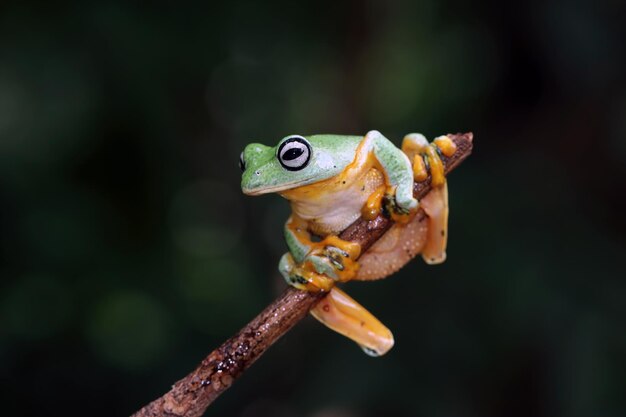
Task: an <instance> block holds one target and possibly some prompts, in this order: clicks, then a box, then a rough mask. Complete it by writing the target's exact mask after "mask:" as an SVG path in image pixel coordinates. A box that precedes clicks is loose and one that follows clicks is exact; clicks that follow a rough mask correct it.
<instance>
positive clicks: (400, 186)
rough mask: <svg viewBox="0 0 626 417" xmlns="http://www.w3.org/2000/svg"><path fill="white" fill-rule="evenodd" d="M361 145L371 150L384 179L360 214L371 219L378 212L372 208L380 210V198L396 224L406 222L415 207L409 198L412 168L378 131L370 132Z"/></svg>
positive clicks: (411, 186)
mask: <svg viewBox="0 0 626 417" xmlns="http://www.w3.org/2000/svg"><path fill="white" fill-rule="evenodd" d="M363 146H364V147H368V148H369V149H370V150H371V153H372V155H373V156H374V157H375V166H377V167H378V168H379V169H380V170H381V171H382V173H383V175H384V177H385V186H384V188H382V189H379V190H377V192H376V193H374V194H372V196H370V198H369V199H368V201H367V203H366V205H365V207H364V210H363V215H364V217H365V218H373V217H375V216H376V215H378V213H377V212H376V210H372V209H371V208H372V207H380V206H381V205H382V204H381V202H382V200H383V198H384V199H385V200H387V201H386V204H385V207H386V209H387V210H388V211H389V214H390V215H391V217H392V218H393V219H394V220H396V221H408V220H409V219H410V215H411V214H413V213H414V212H415V210H416V209H417V206H418V202H417V199H416V198H415V197H413V169H412V167H411V163H410V161H409V159H408V157H407V156H406V155H405V153H403V152H402V151H401V150H400V149H398V148H397V147H396V146H395V145H394V144H393V143H391V142H390V141H389V140H388V139H387V138H385V137H384V136H383V135H382V134H381V133H380V132H378V131H376V130H372V131H370V132H368V133H367V135H366V136H365V139H364V140H363Z"/></svg>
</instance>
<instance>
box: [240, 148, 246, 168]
mask: <svg viewBox="0 0 626 417" xmlns="http://www.w3.org/2000/svg"><path fill="white" fill-rule="evenodd" d="M239 169H241V170H242V171H245V170H246V161H244V160H243V152H241V154H240V155H239Z"/></svg>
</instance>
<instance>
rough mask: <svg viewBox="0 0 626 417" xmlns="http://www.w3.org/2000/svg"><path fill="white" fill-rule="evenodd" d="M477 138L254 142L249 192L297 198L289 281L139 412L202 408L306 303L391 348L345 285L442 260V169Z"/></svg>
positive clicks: (246, 176)
mask: <svg viewBox="0 0 626 417" xmlns="http://www.w3.org/2000/svg"><path fill="white" fill-rule="evenodd" d="M472 148H473V135H472V134H471V133H465V134H448V135H446V136H440V137H438V138H437V139H435V140H434V141H433V142H432V143H431V144H428V143H427V141H426V139H425V138H424V137H423V136H422V135H419V134H410V135H407V136H405V138H404V141H403V143H402V149H398V148H396V147H395V146H394V145H393V144H392V143H391V142H389V141H388V140H387V139H385V138H384V137H383V136H382V135H381V134H380V133H379V132H377V131H371V132H369V133H368V134H367V135H366V136H365V137H360V136H338V135H315V136H308V137H303V136H299V135H291V136H288V137H286V138H283V139H282V140H281V141H280V142H279V143H278V145H277V146H276V147H274V148H270V147H267V146H264V145H259V144H251V145H248V146H247V147H246V149H245V150H244V152H242V154H241V158H240V166H241V168H242V170H243V171H244V172H243V178H242V188H243V191H244V192H245V193H246V194H250V195H258V194H264V193H270V192H277V193H279V194H280V195H282V196H283V197H285V198H287V199H288V200H289V201H290V203H291V207H292V215H291V216H290V217H289V219H288V220H287V223H286V225H285V238H286V241H287V246H288V249H289V252H288V253H286V254H285V255H284V256H283V257H282V258H281V261H280V263H279V270H280V272H281V274H282V275H283V277H284V278H285V279H286V281H287V282H288V283H289V284H290V287H289V288H288V289H287V290H285V291H284V292H283V294H282V295H280V296H279V297H278V298H277V299H276V300H275V301H274V302H272V303H271V304H270V305H269V306H268V307H267V308H266V309H265V310H263V311H262V312H261V313H259V315H258V316H257V317H255V318H254V319H253V320H252V321H250V322H249V323H248V324H247V325H246V326H245V327H244V328H243V329H241V331H239V332H238V333H237V334H235V335H234V336H233V337H231V338H230V339H228V340H227V341H225V342H224V343H223V344H222V345H221V346H219V347H218V348H216V349H215V350H213V351H212V352H211V353H210V354H209V355H208V356H207V357H206V358H205V359H204V360H203V361H202V362H201V363H200V364H199V365H198V366H197V368H196V369H195V370H193V371H192V372H191V373H189V374H188V375H187V376H185V377H184V378H182V379H181V380H179V381H178V382H176V383H175V384H174V385H173V386H172V388H171V389H170V390H169V391H168V392H167V393H165V394H164V395H163V396H161V397H159V398H157V399H156V400H154V401H152V402H151V403H149V404H147V405H146V406H145V407H143V408H142V409H140V410H139V411H137V412H136V413H135V414H133V416H136V417H143V416H152V417H157V416H180V417H183V416H184V417H199V416H201V415H202V414H203V413H204V412H205V410H206V408H207V407H208V406H209V405H210V404H211V403H212V402H213V401H214V400H215V399H216V398H217V397H218V396H219V395H220V394H221V393H223V392H224V391H225V390H226V389H228V388H229V387H230V386H231V385H232V384H233V382H234V381H235V380H236V378H238V377H239V376H241V375H242V374H243V372H244V371H245V370H246V369H247V368H248V367H249V366H250V365H252V363H254V362H255V361H256V360H257V359H258V358H259V357H260V356H261V355H262V354H263V353H264V352H265V351H266V350H267V349H268V348H269V347H270V346H271V345H272V344H273V343H274V342H276V341H277V340H278V339H279V338H280V337H281V336H282V335H284V334H285V333H286V332H288V331H289V330H290V329H291V328H292V327H293V326H295V325H296V324H297V323H298V322H299V321H300V320H301V319H302V318H304V317H305V316H306V314H307V313H308V312H311V314H312V315H313V316H314V317H316V318H317V319H318V320H320V321H321V322H322V323H324V324H325V325H327V326H328V327H330V328H331V329H333V330H335V331H337V332H339V333H341V334H343V335H345V336H347V337H349V338H350V339H352V340H354V341H355V342H357V343H358V344H359V345H360V346H361V347H362V348H363V350H364V351H365V352H366V353H369V354H371V355H374V356H379V355H381V354H384V353H385V352H386V351H388V350H389V349H390V348H391V347H392V346H393V336H392V335H391V332H390V331H389V330H388V329H387V328H386V327H385V326H384V325H383V324H382V323H380V322H379V321H378V320H377V319H376V318H375V317H374V316H372V315H371V314H370V313H369V312H368V311H367V310H365V309H364V308H363V307H362V306H361V305H359V304H358V303H357V302H356V301H354V300H353V299H352V298H350V297H349V296H348V295H347V294H345V293H344V292H342V291H341V290H339V289H338V288H337V286H336V284H337V283H342V282H346V281H350V280H373V279H380V278H383V277H385V276H388V275H390V274H392V273H394V272H395V271H397V270H398V269H400V268H401V267H402V266H403V265H405V264H406V263H407V262H409V261H410V260H411V259H412V258H413V257H415V256H416V255H417V254H421V255H422V258H423V259H424V261H426V262H427V263H430V264H436V263H440V262H443V261H444V260H445V247H446V239H447V235H448V233H447V219H448V204H447V187H446V180H445V175H446V174H447V173H449V172H450V171H452V170H453V169H454V168H456V167H457V166H458V165H459V164H460V163H461V162H463V161H464V160H465V159H466V158H467V157H468V156H469V155H470V154H471V152H472ZM407 168H408V169H407ZM407 178H409V180H408V181H407ZM313 236H317V237H319V238H320V239H321V240H320V241H316V239H314V238H313Z"/></svg>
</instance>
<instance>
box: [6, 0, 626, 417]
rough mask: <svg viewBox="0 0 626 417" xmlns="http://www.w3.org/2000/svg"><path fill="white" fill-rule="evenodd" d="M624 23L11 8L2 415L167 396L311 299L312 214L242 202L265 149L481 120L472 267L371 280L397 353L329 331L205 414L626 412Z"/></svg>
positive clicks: (42, 5) (466, 211) (470, 178)
mask: <svg viewBox="0 0 626 417" xmlns="http://www.w3.org/2000/svg"><path fill="white" fill-rule="evenodd" d="M164 3H165V2H164ZM625 12H626V8H625V7H624V2H622V1H620V0H613V1H603V2H601V1H591V0H589V1H585V0H574V1H569V0H549V1H539V0H531V1H528V2H517V3H516V4H515V5H506V4H504V3H503V2H498V1H483V2H462V1H457V0H444V1H435V0H425V1H419V2H410V1H399V0H395V1H386V2H382V1H381V2H375V1H363V2H360V1H351V2H324V1H322V2H320V1H315V2H313V1H301V2H292V1H276V2H255V1H245V0H235V1H230V2H223V3H222V4H211V2H208V1H196V2H183V3H180V4H176V5H174V4H173V3H166V4H161V5H158V4H156V3H153V2H151V3H150V5H149V6H148V5H146V6H141V5H138V4H134V3H132V2H123V1H118V2H114V1H111V2H107V1H83V2H77V3H70V2H58V3H55V4H53V3H51V2H28V1H21V2H13V1H5V2H3V3H2V5H1V6H0V256H1V265H0V277H1V279H0V377H1V381H2V389H1V394H0V396H1V398H2V410H3V411H2V414H3V415H7V416H28V415H60V414H63V415H65V416H74V415H76V416H78V415H89V416H113V415H120V416H124V415H129V414H131V413H132V412H134V411H136V410H137V409H139V408H140V407H141V406H143V405H144V404H145V403H147V402H149V401H151V400H153V399H155V398H156V397H158V396H160V395H161V394H162V393H164V392H165V391H167V390H168V389H169V386H170V385H171V384H172V383H173V382H174V381H176V380H178V379H179V378H181V377H183V376H184V375H186V374H187V373H188V372H189V371H190V370H192V369H193V368H194V367H195V366H196V364H197V363H198V362H199V361H200V360H201V359H202V358H203V357H204V356H205V355H206V354H207V353H208V352H209V351H210V350H212V349H213V348H214V347H216V346H217V345H219V344H220V343H221V342H222V341H224V340H225V339H226V338H228V337H229V336H231V335H232V334H234V333H235V332H236V331H237V330H238V329H239V328H240V327H242V326H243V325H244V324H245V323H246V322H247V321H248V320H249V319H251V318H252V317H254V315H256V313H258V312H259V311H260V310H261V309H262V308H263V307H264V306H265V305H267V304H268V303H269V302H271V300H273V299H274V298H275V296H276V295H277V294H278V293H279V292H280V291H282V289H283V288H284V287H285V284H284V283H283V282H282V279H281V278H280V277H279V275H278V272H277V270H276V264H277V262H278V259H279V257H280V255H281V254H282V253H283V252H284V251H285V249H286V247H285V244H284V243H283V240H282V231H281V227H282V224H283V222H284V220H285V219H286V217H287V216H288V213H289V209H288V205H287V203H286V202H285V201H284V200H282V199H281V198H280V197H278V196H275V195H270V196H263V197H257V198H251V197H245V196H243V195H242V194H241V192H240V189H239V181H240V171H239V168H238V166H237V163H238V157H239V153H240V152H241V150H242V149H243V147H244V145H245V144H247V143H249V142H252V141H255V142H262V143H265V144H270V145H273V144H275V143H276V142H277V141H278V140H279V139H280V138H282V137H284V136H285V135H287V134H290V133H299V134H312V133H344V134H364V133H365V132H367V131H368V130H370V129H378V130H380V131H382V132H383V133H384V134H385V135H386V136H387V137H388V138H390V139H391V140H392V141H394V142H395V143H396V144H399V143H400V140H401V138H402V136H403V135H404V134H406V133H408V132H414V131H418V132H422V133H424V134H425V135H426V136H427V137H429V138H431V139H432V138H434V137H435V136H438V135H440V134H445V133H448V132H465V131H472V132H474V135H475V152H474V154H473V155H472V157H471V158H470V159H468V160H467V161H466V162H465V163H464V164H463V165H462V166H461V167H460V168H459V169H457V170H456V171H455V172H454V173H453V174H452V175H451V176H450V177H449V184H450V203H451V217H450V240H449V247H448V261H447V262H446V263H445V264H443V265H440V266H437V267H430V266H427V265H425V264H424V263H423V262H422V261H421V260H420V259H417V260H416V261H414V262H412V263H411V264H409V265H408V266H407V267H406V268H404V270H402V271H401V273H398V274H397V275H395V276H393V277H392V278H390V279H387V280H383V281H379V282H372V283H351V284H349V285H348V292H349V293H350V294H351V295H353V296H354V297H355V298H356V299H357V300H359V301H360V302H362V303H363V304H364V305H365V306H366V307H367V308H368V309H370V310H371V311H372V312H373V313H374V314H375V315H376V316H378V317H379V318H380V319H381V320H382V321H383V322H384V323H385V324H387V325H388V327H389V328H390V329H391V330H392V331H393V332H394V334H395V338H396V346H395V347H394V349H393V350H392V351H391V352H390V353H389V354H388V355H386V356H385V357H382V358H378V359H372V358H370V357H367V356H366V355H364V354H363V353H362V352H361V351H360V350H359V349H358V347H357V346H356V345H354V344H353V343H352V342H350V341H349V340H347V339H345V338H343V337H341V336H339V335H337V334H335V333H333V332H331V331H329V330H327V329H325V328H324V327H323V326H321V325H320V324H318V323H317V322H316V321H315V320H313V319H311V318H307V319H305V320H304V321H303V322H302V323H301V324H300V325H299V326H297V327H296V328H295V329H294V330H293V331H292V332H290V333H289V334H288V335H287V336H286V337H284V338H283V339H281V341H280V342H279V343H278V344H277V345H275V346H274V347H273V348H272V349H271V350H270V351H269V352H268V353H267V354H266V355H265V356H264V357H263V358H261V359H260V360H259V362H257V364H256V365H254V366H253V367H252V368H251V369H250V370H249V371H248V372H246V374H245V375H244V376H243V378H241V379H240V380H239V381H238V382H237V383H236V384H235V385H234V386H233V387H232V388H231V389H230V390H229V391H227V392H226V393H225V394H224V395H223V396H222V397H221V398H220V399H219V400H218V401H217V402H215V403H214V405H213V406H212V407H211V408H210V409H209V411H208V412H207V416H241V417H256V416H278V417H288V416H311V417H373V416H381V415H384V416H503V415H506V416H517V415H518V416H595V415H604V416H620V415H621V416H624V415H626V397H625V396H624V383H625V382H626V332H625V331H624V330H625V329H624V325H625V319H626V302H625V299H626V280H625V279H624V277H625V275H626V274H624V271H623V259H624V249H625V247H626V220H625V219H626V217H625V213H626V203H625V200H624V193H625V192H626V53H625V49H624V43H625V41H626V29H625V28H626V14H625ZM620 271H621V272H620Z"/></svg>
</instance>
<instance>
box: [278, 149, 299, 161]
mask: <svg viewBox="0 0 626 417" xmlns="http://www.w3.org/2000/svg"><path fill="white" fill-rule="evenodd" d="M303 153H304V149H302V148H291V149H289V150H287V151H286V152H285V153H284V154H283V160H285V161H291V160H293V159H296V158H297V157H299V156H300V155H302V154H303Z"/></svg>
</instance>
